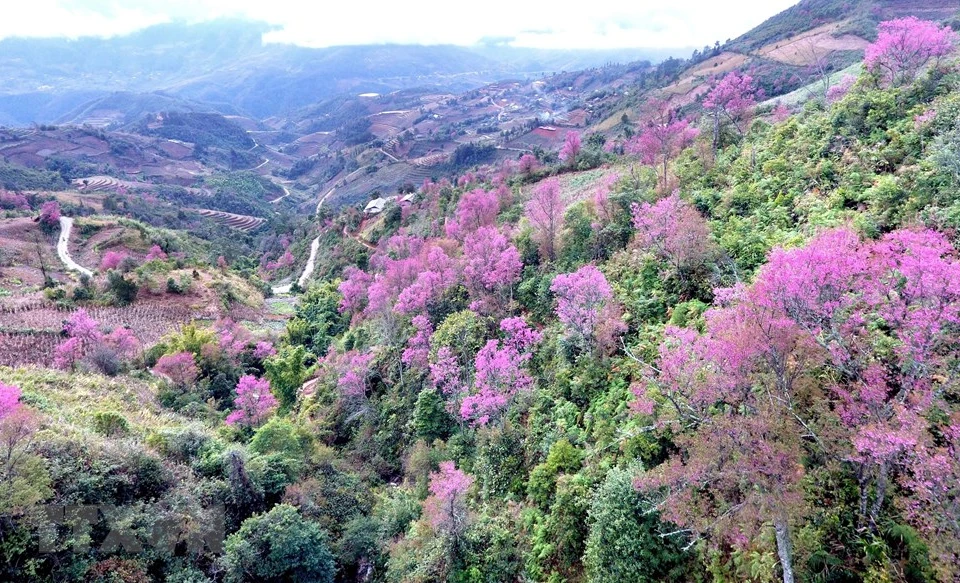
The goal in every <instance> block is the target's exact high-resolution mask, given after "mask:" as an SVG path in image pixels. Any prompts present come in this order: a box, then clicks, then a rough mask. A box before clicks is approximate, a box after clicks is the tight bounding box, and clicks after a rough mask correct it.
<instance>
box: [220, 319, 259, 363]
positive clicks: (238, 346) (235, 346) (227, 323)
mask: <svg viewBox="0 0 960 583" xmlns="http://www.w3.org/2000/svg"><path fill="white" fill-rule="evenodd" d="M213 329H214V331H215V332H216V333H217V345H218V346H219V347H220V350H222V351H223V352H224V354H226V355H227V356H229V357H231V358H236V357H238V356H240V354H241V353H242V352H243V351H244V350H246V349H247V346H248V345H249V344H250V343H251V342H253V336H252V335H251V334H250V331H249V330H247V329H246V328H244V327H243V326H241V325H240V324H237V323H236V322H234V321H233V320H231V319H230V318H223V319H220V320H217V321H216V322H214V324H213Z"/></svg>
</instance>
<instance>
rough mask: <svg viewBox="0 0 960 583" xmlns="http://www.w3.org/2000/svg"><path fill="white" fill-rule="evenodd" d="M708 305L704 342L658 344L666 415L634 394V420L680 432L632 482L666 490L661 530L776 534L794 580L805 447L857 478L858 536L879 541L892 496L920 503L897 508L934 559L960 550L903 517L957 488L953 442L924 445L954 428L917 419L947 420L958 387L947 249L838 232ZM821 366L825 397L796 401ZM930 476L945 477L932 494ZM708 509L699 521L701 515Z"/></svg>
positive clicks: (777, 256) (773, 263) (956, 310)
mask: <svg viewBox="0 0 960 583" xmlns="http://www.w3.org/2000/svg"><path fill="white" fill-rule="evenodd" d="M716 297H717V306H716V307H715V308H714V309H712V310H710V311H708V312H707V314H706V315H705V320H706V330H705V331H704V332H703V333H702V334H701V333H698V332H696V331H692V330H687V329H677V328H670V327H668V329H667V331H666V334H665V339H664V342H663V344H661V347H660V353H659V358H658V360H657V363H656V365H655V366H654V367H653V368H652V369H651V371H652V373H651V375H650V382H651V383H652V384H653V385H654V386H655V387H656V389H657V391H656V394H658V395H659V396H660V398H661V399H662V401H660V402H661V403H662V404H663V405H664V407H663V408H662V409H661V408H658V407H656V406H651V405H652V403H651V401H650V396H649V395H647V394H645V391H642V390H638V391H637V392H638V393H640V394H641V399H640V401H639V403H638V406H637V407H635V410H636V411H638V412H639V413H640V414H643V415H653V416H654V417H657V418H659V419H661V420H662V421H664V422H667V423H670V422H671V421H672V422H673V424H675V427H678V428H681V429H682V430H683V432H684V433H683V435H684V436H683V437H682V438H680V439H679V440H677V443H678V444H680V449H681V451H682V452H683V453H682V455H681V456H680V457H678V458H677V459H675V460H673V462H671V463H670V464H668V465H666V466H665V467H664V468H662V470H660V471H658V472H657V473H655V475H653V476H652V477H647V478H644V480H648V479H649V480H652V481H651V482H646V484H647V485H653V484H659V486H657V487H664V486H667V487H669V488H671V490H669V492H670V493H669V494H668V496H667V498H666V499H665V500H664V506H663V508H665V509H667V516H668V517H669V518H670V519H671V520H674V521H675V522H676V523H677V524H680V525H681V526H685V527H687V528H690V529H691V531H692V532H695V533H698V534H700V535H704V534H707V533H708V531H711V532H713V533H714V534H718V535H722V536H725V537H728V538H730V537H732V539H733V540H732V542H734V543H736V540H746V539H749V538H751V537H752V536H754V535H752V534H751V532H750V530H749V529H748V530H744V529H745V528H746V527H747V526H750V525H752V527H751V528H756V527H758V525H762V524H763V523H765V522H766V523H768V524H769V523H772V524H773V526H774V527H775V538H776V543H777V550H778V555H779V557H780V560H781V566H782V570H783V577H784V581H792V580H793V579H792V573H793V570H792V565H791V560H792V559H791V557H792V547H791V540H790V529H791V526H790V525H791V523H792V522H793V521H795V520H796V519H797V517H798V516H799V515H801V514H802V512H803V510H804V507H803V503H802V500H801V499H802V496H801V494H802V492H800V491H799V490H798V484H799V480H800V476H802V465H801V464H800V459H801V458H802V456H803V455H804V452H803V449H802V448H800V447H799V444H801V443H805V444H807V445H806V446H804V447H808V448H810V447H812V448H815V449H816V450H817V455H821V456H830V457H833V458H834V459H837V460H842V461H843V462H844V463H845V464H850V465H852V466H853V467H854V468H856V471H855V477H856V479H857V481H858V482H859V484H860V489H861V490H860V515H861V521H862V524H861V526H862V527H864V528H870V529H874V530H875V529H876V528H877V525H878V523H879V519H880V514H881V512H882V511H883V509H884V506H885V502H886V500H887V499H888V498H889V496H890V494H891V490H892V485H893V484H894V483H895V482H896V481H899V482H900V484H901V487H904V488H908V489H910V490H912V491H913V492H915V493H916V496H917V498H916V499H914V501H912V502H910V503H909V504H908V505H907V509H908V515H910V516H912V517H913V519H914V520H915V524H916V525H917V526H918V527H920V528H921V529H929V530H928V531H927V532H930V533H935V534H936V536H938V537H940V540H938V544H940V543H941V542H942V543H943V544H942V546H941V548H942V549H944V552H946V553H948V554H949V553H953V552H955V551H956V550H958V549H960V539H957V538H951V539H944V537H945V536H947V535H948V534H949V533H950V529H949V528H945V523H944V522H939V521H928V520H924V519H922V518H921V517H920V514H919V513H916V512H912V511H911V510H910V509H917V508H923V507H924V505H925V504H934V505H936V504H940V503H942V501H943V500H944V498H943V497H942V496H944V495H949V494H944V490H943V486H941V485H940V484H941V483H948V482H949V480H956V479H957V477H960V476H955V475H954V474H951V473H949V472H953V471H954V468H955V467H956V466H955V465H954V464H953V463H952V462H951V458H950V456H951V455H954V452H953V450H952V449H950V448H951V442H950V441H949V437H948V438H947V439H945V440H941V441H940V442H939V443H936V442H935V441H934V440H932V439H931V438H930V436H931V435H934V434H938V433H939V434H943V435H946V436H950V435H952V434H951V433H950V432H951V431H952V429H951V427H952V426H953V425H952V423H953V422H952V421H947V422H942V421H938V420H936V419H935V418H934V417H931V416H930V414H929V413H930V412H931V411H933V410H940V411H951V412H952V411H954V410H955V407H954V406H953V405H951V404H949V403H947V402H945V401H944V400H943V395H944V393H943V391H942V388H943V386H944V385H945V384H950V383H952V382H953V380H952V379H953V378H955V373H954V372H953V371H952V370H951V368H950V364H948V363H949V362H951V361H952V359H953V358H955V356H956V355H957V350H958V349H957V346H956V344H955V342H953V340H952V339H953V337H954V336H953V335H954V334H955V331H956V330H957V329H958V327H960V260H958V259H957V257H956V252H955V251H954V249H953V247H952V246H951V245H950V243H949V241H948V240H947V239H946V238H945V237H944V236H943V235H942V234H940V233H937V232H934V231H930V230H926V229H905V230H899V231H894V232H892V233H889V234H887V235H885V236H884V237H883V238H881V239H880V240H878V241H861V239H860V237H859V236H858V235H857V234H856V233H854V232H852V231H851V230H849V229H834V230H830V231H826V232H824V233H822V234H820V235H818V236H817V237H815V238H814V239H813V240H811V241H810V242H809V243H808V244H807V245H805V246H803V247H800V248H796V249H776V250H774V251H773V252H772V253H771V255H770V260H769V262H768V263H767V265H765V266H764V267H763V268H761V269H760V271H759V272H758V274H757V276H756V281H755V282H754V283H753V284H752V285H750V286H739V287H738V288H735V289H731V290H719V291H718V292H717V294H716ZM824 366H826V367H828V369H829V370H832V371H833V374H832V375H831V377H830V378H831V379H832V383H831V384H828V386H827V387H825V389H826V391H827V393H825V394H824V395H823V396H822V397H821V398H820V399H815V400H814V401H813V402H811V401H809V400H808V399H809V397H806V398H804V397H801V395H800V394H799V392H798V388H797V387H798V382H797V381H798V380H799V379H800V378H802V377H803V376H804V375H810V374H811V371H817V370H820V369H821V368H822V367H824ZM813 380H814V379H809V380H808V381H807V382H806V384H807V385H809V384H810V383H812V382H813ZM824 400H828V401H829V402H828V403H827V404H825V405H823V406H820V404H819V402H820V401H824ZM720 405H722V406H720ZM665 410H668V411H670V412H671V413H672V414H671V415H661V413H662V412H663V411H665ZM825 432H830V433H829V435H825ZM927 463H930V464H936V467H937V470H936V471H938V472H940V473H942V474H943V475H945V476H950V477H947V478H945V480H944V481H943V482H940V481H937V480H930V479H929V478H927V477H926V476H929V473H928V468H927V467H925V466H924V464H927ZM758 472H759V473H758ZM644 480H641V482H644ZM641 485H642V484H641ZM745 486H748V489H747V490H744V487H745ZM721 494H722V496H720V495H721ZM704 495H709V496H711V498H712V500H713V502H712V505H711V507H710V508H709V509H708V508H707V507H705V506H701V505H699V504H700V501H701V500H702V499H703V498H702V497H703V496H704ZM723 500H726V502H725V503H723V504H717V502H718V501H723ZM930 508H933V507H930ZM744 512H746V513H747V514H746V515H744V514H743V513H744ZM734 514H739V515H740V516H741V517H740V518H739V519H738V520H736V521H734V520H732V516H733V515H734ZM744 516H749V517H752V518H751V519H750V520H749V521H745V520H744ZM953 516H954V517H958V518H960V513H954V514H953ZM948 520H950V519H948ZM723 524H726V526H722V525H723ZM717 528H719V529H720V531H717V530H715V529H717ZM951 545H953V546H951ZM951 548H952V549H954V550H950V549H951ZM949 562H950V561H947V562H946V563H945V564H949Z"/></svg>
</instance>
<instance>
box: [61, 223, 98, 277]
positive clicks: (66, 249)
mask: <svg viewBox="0 0 960 583" xmlns="http://www.w3.org/2000/svg"><path fill="white" fill-rule="evenodd" d="M72 231H73V219H72V218H70V217H63V216H62V217H60V238H59V239H57V256H59V257H60V261H62V262H63V264H64V265H66V266H67V269H69V270H71V271H79V272H80V273H82V274H83V275H86V276H87V277H93V272H92V271H90V270H89V269H87V268H86V267H83V266H81V265H80V264H79V263H77V262H76V261H74V260H73V258H72V257H70V233H71V232H72Z"/></svg>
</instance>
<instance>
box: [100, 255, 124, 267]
mask: <svg viewBox="0 0 960 583" xmlns="http://www.w3.org/2000/svg"><path fill="white" fill-rule="evenodd" d="M126 258H127V254H126V253H123V252H121V251H107V252H106V253H105V254H104V255H103V259H101V260H100V271H107V270H109V269H116V268H118V267H120V264H121V263H123V260H124V259H126Z"/></svg>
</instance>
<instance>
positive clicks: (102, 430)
mask: <svg viewBox="0 0 960 583" xmlns="http://www.w3.org/2000/svg"><path fill="white" fill-rule="evenodd" d="M93 429H94V431H96V432H97V433H99V434H100V435H106V436H107V437H111V436H114V435H126V433H127V432H128V431H129V430H130V425H129V424H128V423H127V419H126V418H125V417H124V416H123V415H121V414H120V413H117V412H116V411H97V412H96V413H94V414H93Z"/></svg>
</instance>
